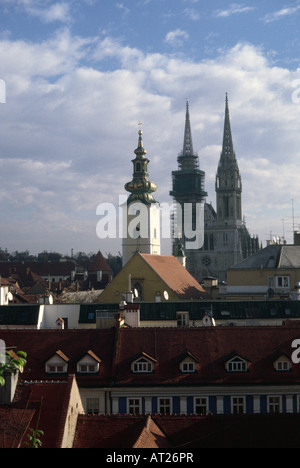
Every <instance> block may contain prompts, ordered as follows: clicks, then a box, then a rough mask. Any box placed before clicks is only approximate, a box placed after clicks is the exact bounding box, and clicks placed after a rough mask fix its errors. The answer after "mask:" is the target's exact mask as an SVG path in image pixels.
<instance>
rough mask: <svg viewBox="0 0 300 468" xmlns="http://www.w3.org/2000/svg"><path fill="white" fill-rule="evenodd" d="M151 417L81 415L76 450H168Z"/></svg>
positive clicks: (78, 423) (75, 441)
mask: <svg viewBox="0 0 300 468" xmlns="http://www.w3.org/2000/svg"><path fill="white" fill-rule="evenodd" d="M167 447H170V444H169V443H168V441H167V440H166V437H165V436H164V434H163V432H162V431H161V430H160V429H159V428H158V427H157V425H156V424H155V423H154V422H153V420H152V419H151V418H150V417H149V416H136V415H133V416H128V415H126V416H121V415H105V416H83V415H79V418H78V422H77V430H76V435H75V440H74V447H73V448H120V449H121V448H140V449H141V448H167Z"/></svg>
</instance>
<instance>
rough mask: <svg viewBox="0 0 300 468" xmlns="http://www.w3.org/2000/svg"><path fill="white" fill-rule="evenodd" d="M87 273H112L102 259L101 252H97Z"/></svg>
mask: <svg viewBox="0 0 300 468" xmlns="http://www.w3.org/2000/svg"><path fill="white" fill-rule="evenodd" d="M88 270H89V271H91V272H92V271H107V272H112V269H111V268H110V266H109V264H108V263H107V261H106V260H105V258H104V257H103V255H102V253H101V252H98V253H97V255H96V257H95V258H94V260H93V262H92V264H91V266H90V267H89V269H88Z"/></svg>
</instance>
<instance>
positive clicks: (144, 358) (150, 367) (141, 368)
mask: <svg viewBox="0 0 300 468" xmlns="http://www.w3.org/2000/svg"><path fill="white" fill-rule="evenodd" d="M156 363H157V361H156V359H154V358H152V357H151V356H149V355H148V354H146V353H144V352H142V353H141V355H140V357H138V358H137V359H135V360H134V361H132V363H131V370H132V372H134V373H135V374H150V373H152V372H154V367H155V364H156Z"/></svg>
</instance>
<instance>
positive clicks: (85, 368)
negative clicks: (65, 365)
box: [79, 364, 96, 374]
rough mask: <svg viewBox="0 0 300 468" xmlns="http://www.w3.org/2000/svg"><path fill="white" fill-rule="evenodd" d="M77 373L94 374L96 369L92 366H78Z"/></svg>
mask: <svg viewBox="0 0 300 468" xmlns="http://www.w3.org/2000/svg"><path fill="white" fill-rule="evenodd" d="M79 372H81V373H83V374H84V373H91V374H92V373H95V372H96V367H95V366H94V365H93V364H80V366H79Z"/></svg>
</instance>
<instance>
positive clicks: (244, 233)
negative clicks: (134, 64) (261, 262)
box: [170, 95, 259, 282]
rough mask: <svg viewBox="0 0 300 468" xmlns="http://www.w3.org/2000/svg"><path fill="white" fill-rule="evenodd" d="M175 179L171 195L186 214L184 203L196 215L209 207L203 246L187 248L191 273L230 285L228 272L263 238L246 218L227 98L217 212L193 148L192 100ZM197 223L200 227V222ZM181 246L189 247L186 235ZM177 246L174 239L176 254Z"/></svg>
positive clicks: (257, 247)
mask: <svg viewBox="0 0 300 468" xmlns="http://www.w3.org/2000/svg"><path fill="white" fill-rule="evenodd" d="M172 180H173V182H172V183H173V187H172V190H171V192H170V195H171V196H172V197H173V199H174V202H175V206H176V205H177V206H178V205H180V206H182V210H181V211H182V212H184V209H183V204H184V203H189V204H191V205H190V206H192V207H193V208H192V209H193V213H194V216H195V213H196V210H195V205H196V204H197V203H198V204H202V206H203V207H204V232H203V242H202V244H203V245H202V247H200V248H196V249H185V255H186V267H187V269H188V271H189V272H190V273H191V274H192V275H193V276H194V277H195V278H196V279H197V280H198V281H202V280H203V279H204V278H206V277H215V278H218V279H219V282H224V281H226V270H227V269H228V268H230V267H231V266H233V265H235V264H237V263H239V262H240V261H241V260H243V259H244V258H246V257H247V256H249V255H251V254H252V253H255V252H256V251H257V250H259V241H258V239H257V237H251V236H250V234H249V232H248V229H247V227H246V225H245V223H244V221H243V218H242V181H241V175H240V171H239V167H238V163H237V159H236V154H235V151H234V147H233V139H232V132H231V124H230V116H229V104H228V96H227V95H226V104H225V120H224V134H223V145H222V151H221V156H220V160H219V164H218V168H217V174H216V182H215V191H216V210H215V209H214V208H213V206H212V204H208V203H206V196H207V193H206V192H205V190H204V181H205V173H204V172H203V171H201V170H200V169H199V158H198V155H197V154H196V153H195V152H194V149H193V142H192V132H191V123H190V113H189V103H188V101H187V106H186V120H185V131H184V145H183V151H182V152H181V153H180V155H179V156H178V170H177V171H173V172H172ZM176 222H178V220H176V214H175V224H176ZM181 222H182V220H181ZM193 224H194V226H196V222H195V220H193ZM176 229H177V228H176V227H175V228H174V230H176ZM174 237H176V236H174ZM181 242H182V243H183V246H184V247H185V245H186V239H185V237H184V236H182V238H181ZM176 243H177V240H176V239H174V250H175V249H176Z"/></svg>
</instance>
